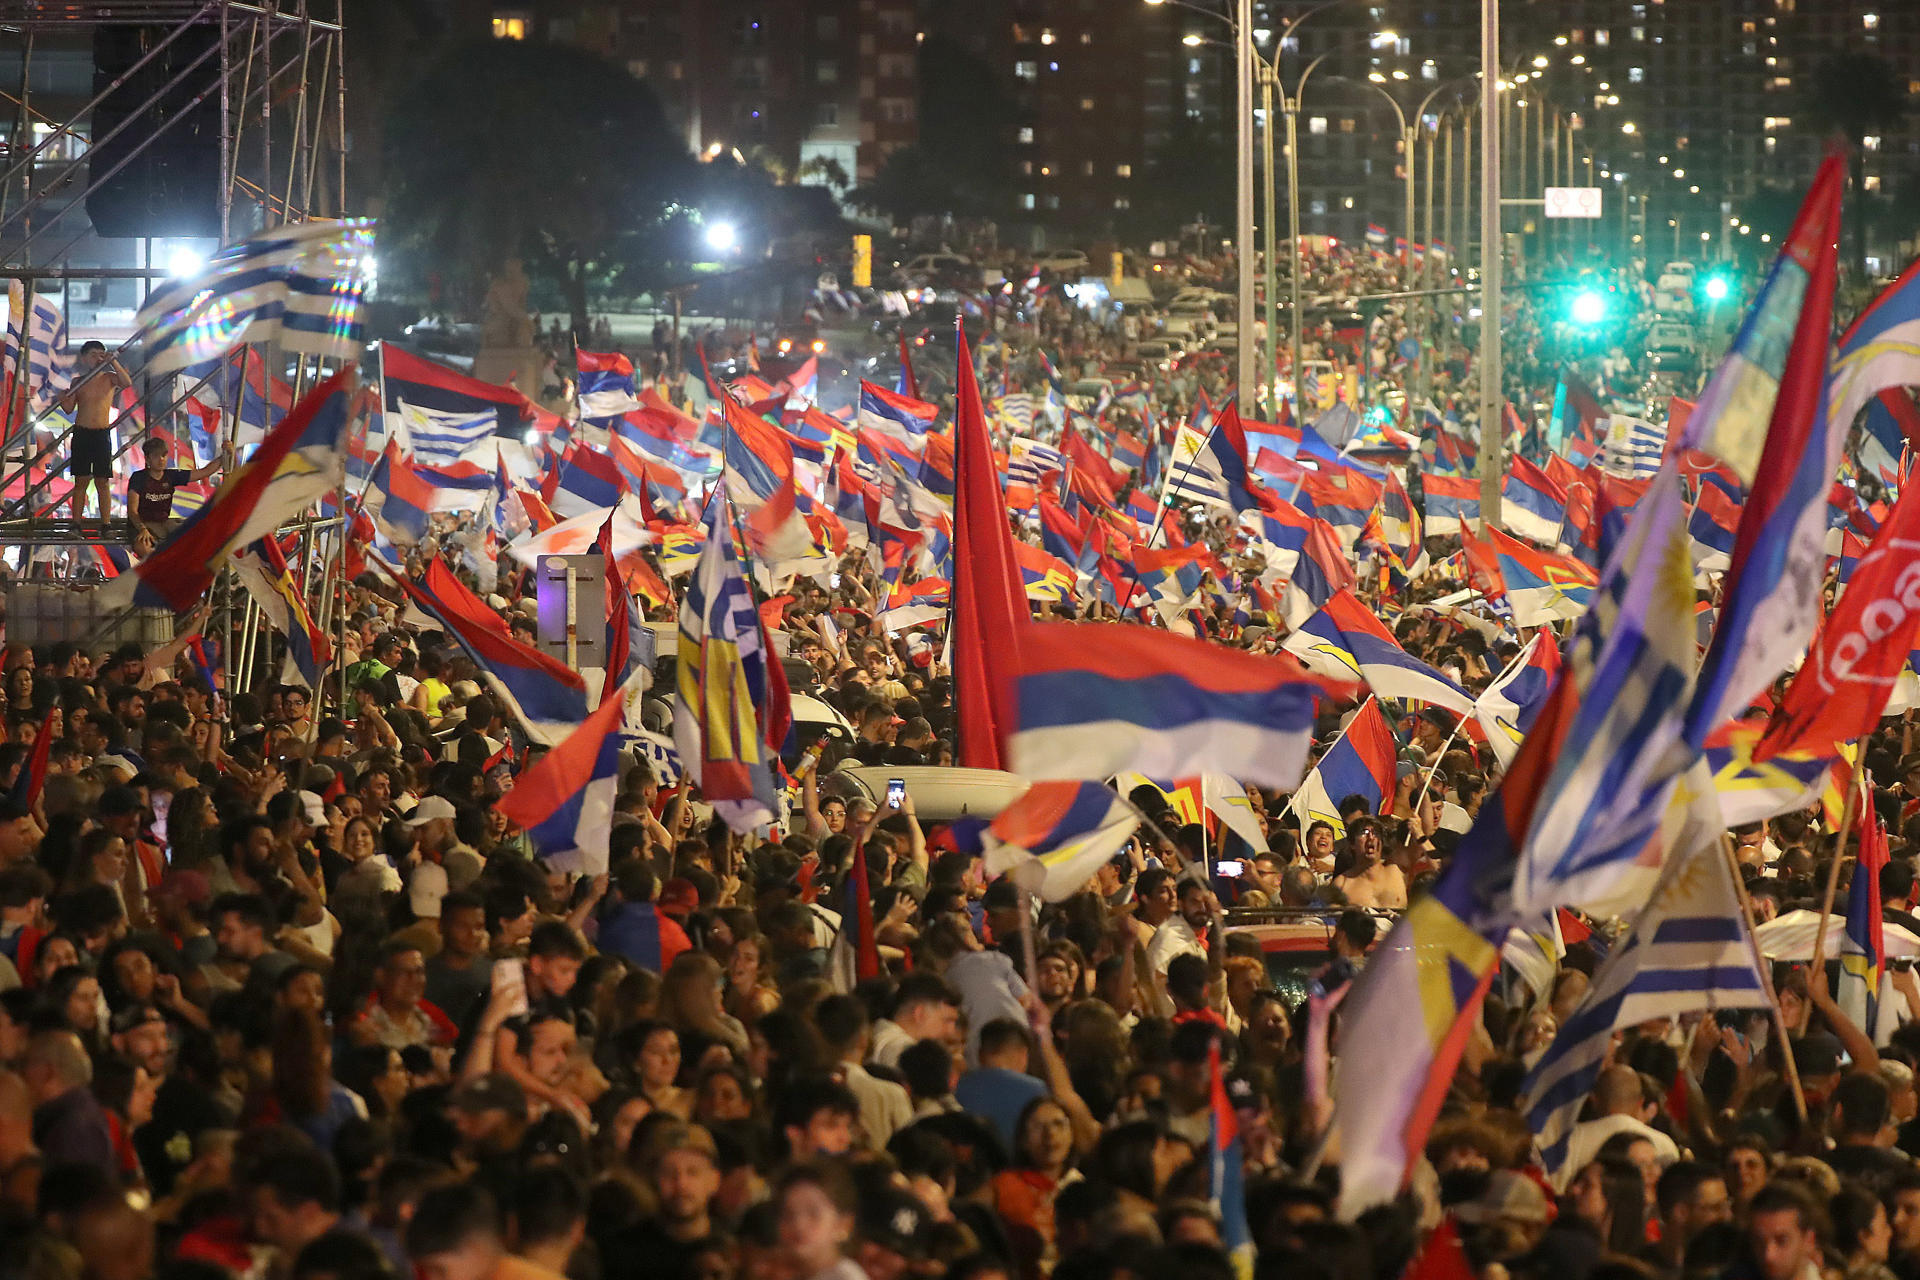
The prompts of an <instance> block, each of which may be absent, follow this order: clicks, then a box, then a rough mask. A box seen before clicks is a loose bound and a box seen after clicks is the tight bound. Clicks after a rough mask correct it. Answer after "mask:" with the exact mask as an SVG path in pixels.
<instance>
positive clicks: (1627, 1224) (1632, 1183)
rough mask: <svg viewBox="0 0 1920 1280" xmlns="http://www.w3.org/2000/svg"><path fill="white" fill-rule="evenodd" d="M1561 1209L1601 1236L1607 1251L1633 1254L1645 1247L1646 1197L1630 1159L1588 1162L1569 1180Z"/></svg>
mask: <svg viewBox="0 0 1920 1280" xmlns="http://www.w3.org/2000/svg"><path fill="white" fill-rule="evenodd" d="M1560 1212H1561V1214H1562V1216H1563V1217H1564V1219H1565V1220H1566V1221H1567V1222H1568V1223H1570V1224H1571V1223H1579V1224H1581V1225H1583V1226H1584V1227H1586V1228H1587V1229H1588V1230H1590V1231H1592V1232H1593V1234H1594V1235H1596V1236H1598V1237H1599V1239H1600V1247H1601V1249H1603V1250H1604V1251H1606V1252H1607V1253H1611V1254H1617V1255H1619V1256H1621V1257H1627V1258H1630V1257H1633V1256H1635V1255H1636V1254H1638V1253H1639V1252H1640V1251H1641V1250H1643V1249H1644V1248H1646V1245H1647V1197H1646V1192H1645V1189H1644V1187H1643V1186H1642V1183H1641V1181H1640V1170H1639V1169H1637V1168H1635V1167H1634V1165H1633V1162H1632V1161H1631V1160H1623V1159H1621V1158H1619V1157H1618V1156H1607V1157H1604V1158H1602V1159H1599V1160H1594V1161H1592V1162H1591V1163H1589V1164H1588V1165H1587V1166H1586V1167H1585V1168H1584V1169H1582V1170H1580V1172H1579V1173H1577V1174H1575V1175H1574V1178H1573V1181H1572V1182H1570V1183H1568V1184H1567V1192H1566V1194H1565V1195H1564V1196H1562V1197H1561V1198H1560Z"/></svg>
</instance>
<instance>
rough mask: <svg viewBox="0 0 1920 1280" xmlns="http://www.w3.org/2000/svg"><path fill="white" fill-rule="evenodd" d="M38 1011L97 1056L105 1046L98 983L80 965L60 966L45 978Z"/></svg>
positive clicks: (103, 1003) (90, 973) (104, 1007)
mask: <svg viewBox="0 0 1920 1280" xmlns="http://www.w3.org/2000/svg"><path fill="white" fill-rule="evenodd" d="M40 1008H41V1010H42V1011H43V1016H44V1017H45V1018H46V1019H47V1021H49V1022H52V1023H55V1024H57V1025H58V1026H59V1027H60V1028H61V1029H62V1030H65V1031H71V1032H73V1034H75V1035H76V1036H79V1037H80V1043H81V1044H83V1045H85V1046H87V1052H88V1053H90V1054H92V1055H94V1056H96V1057H98V1056H99V1054H100V1052H101V1049H102V1048H103V1047H104V1045H105V1043H106V1037H105V1034H104V1032H105V1028H104V1027H103V1026H102V1025H101V1023H102V1015H103V1014H104V1012H105V1010H106V1003H105V1001H104V1000H103V999H102V998H101V995H100V980H99V979H98V978H96V977H94V976H93V971H92V970H91V969H88V968H87V967H85V966H84V965H79V964H69V965H63V966H61V968H59V969H58V970H56V971H55V972H54V973H53V975H52V976H51V977H49V978H48V979H47V984H46V986H45V988H44V989H43V990H42V991H41V992H40Z"/></svg>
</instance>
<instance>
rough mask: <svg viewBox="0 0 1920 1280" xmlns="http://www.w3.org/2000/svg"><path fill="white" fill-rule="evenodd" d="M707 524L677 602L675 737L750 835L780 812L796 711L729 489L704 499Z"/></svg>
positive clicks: (722, 806)
mask: <svg viewBox="0 0 1920 1280" xmlns="http://www.w3.org/2000/svg"><path fill="white" fill-rule="evenodd" d="M706 526H707V545H706V548H705V549H704V550H703V551H702V552H701V553H700V561H699V563H698V564H697V565H695V566H694V571H693V576H692V577H690V578H689V579H687V587H686V595H685V596H684V597H683V598H682V600H681V602H680V650H679V653H680V660H679V673H678V684H679V690H678V697H676V698H675V699H674V705H673V742H674V747H675V749H676V750H677V751H678V752H679V753H680V763H681V767H682V768H683V769H685V771H686V776H687V777H688V778H689V779H691V780H692V781H693V782H694V783H695V784H696V785H697V786H698V787H699V788H700V794H701V796H702V797H703V798H705V799H707V800H708V801H711V802H712V804H713V807H714V810H715V811H716V812H717V813H719V815H720V816H721V817H722V818H723V819H725V821H726V823H727V825H728V826H729V827H731V828H732V829H733V830H735V831H751V830H752V829H753V828H755V827H760V826H765V825H766V824H768V823H770V822H772V821H774V820H775V818H776V817H777V813H776V811H775V808H774V805H775V803H776V801H775V795H774V792H775V786H774V778H773V771H772V762H773V760H774V758H775V757H774V753H775V752H776V751H777V750H778V749H779V747H780V745H781V742H782V741H783V740H784V739H785V738H786V736H787V728H788V723H789V721H790V719H791V715H792V713H791V711H790V709H789V704H788V700H787V682H786V674H785V672H784V671H783V670H782V668H781V666H780V662H779V660H778V659H776V658H774V657H772V655H771V654H770V653H769V651H768V646H767V635H766V630H765V628H764V627H763V626H762V624H761V621H760V614H759V611H758V610H757V609H756V608H755V607H754V602H753V592H752V591H751V590H750V589H749V588H748V586H747V580H746V577H745V575H744V574H742V573H741V571H740V560H739V557H738V556H737V555H736V554H735V553H734V547H733V528H732V520H731V517H730V515H729V512H728V504H727V492H726V488H725V487H724V486H720V485H716V486H714V490H713V495H712V496H711V497H710V498H709V499H708V500H707V513H706Z"/></svg>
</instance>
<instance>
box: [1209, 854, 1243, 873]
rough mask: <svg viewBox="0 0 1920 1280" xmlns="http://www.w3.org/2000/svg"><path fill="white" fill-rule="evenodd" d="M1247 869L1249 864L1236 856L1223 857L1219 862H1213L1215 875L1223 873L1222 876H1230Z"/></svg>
mask: <svg viewBox="0 0 1920 1280" xmlns="http://www.w3.org/2000/svg"><path fill="white" fill-rule="evenodd" d="M1246 869H1247V864H1246V863H1244V862H1241V861H1239V860H1238V859H1236V858H1223V859H1221V860H1220V861H1219V862H1216V863H1214V864H1213V871H1214V874H1215V875H1222V876H1228V877H1232V876H1237V875H1241V874H1243V873H1244V872H1245V871H1246Z"/></svg>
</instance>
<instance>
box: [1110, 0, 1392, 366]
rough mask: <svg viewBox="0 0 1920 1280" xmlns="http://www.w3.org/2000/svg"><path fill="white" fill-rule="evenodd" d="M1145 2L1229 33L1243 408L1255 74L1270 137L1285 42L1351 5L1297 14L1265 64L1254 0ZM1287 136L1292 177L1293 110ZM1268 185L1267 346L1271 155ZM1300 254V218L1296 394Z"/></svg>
mask: <svg viewBox="0 0 1920 1280" xmlns="http://www.w3.org/2000/svg"><path fill="white" fill-rule="evenodd" d="M1144 2H1145V3H1146V4H1149V5H1161V4H1172V5H1175V6H1177V7H1179V8H1182V9H1191V10H1192V11H1193V12H1195V13H1204V14H1206V15H1207V16H1208V17H1210V18H1214V19H1216V20H1218V21H1221V22H1225V23H1226V24H1227V25H1228V26H1229V27H1231V28H1232V30H1233V35H1234V42H1233V47H1234V87H1235V97H1236V109H1237V112H1238V116H1237V120H1236V130H1235V132H1236V134H1237V139H1236V148H1237V160H1238V162H1237V164H1236V165H1235V179H1236V181H1235V209H1236V218H1235V241H1236V244H1235V256H1236V258H1237V259H1238V266H1239V288H1238V290H1237V291H1236V292H1237V295H1238V297H1237V304H1236V305H1237V307H1238V309H1239V323H1240V329H1241V333H1240V341H1239V350H1238V358H1237V360H1236V372H1235V385H1236V387H1237V389H1238V391H1239V393H1240V396H1241V401H1242V403H1243V404H1245V403H1247V400H1246V397H1247V396H1248V394H1250V393H1251V392H1252V391H1253V389H1254V387H1255V386H1256V385H1257V380H1256V379H1255V377H1254V345H1253V334H1252V329H1253V227H1254V219H1253V87H1254V79H1255V75H1256V70H1257V72H1258V76H1259V80H1260V83H1261V87H1262V89H1263V97H1264V98H1265V101H1266V104H1267V105H1266V119H1267V122H1268V129H1269V133H1270V132H1271V129H1272V120H1273V109H1272V89H1273V85H1274V83H1275V81H1276V80H1277V78H1278V70H1277V65H1276V64H1277V62H1278V59H1279V56H1280V51H1281V50H1284V49H1285V48H1286V46H1287V40H1288V38H1289V37H1291V36H1292V35H1293V33H1294V31H1295V30H1296V29H1297V28H1298V27H1299V26H1300V24H1301V23H1303V22H1305V21H1306V20H1307V19H1308V18H1311V17H1313V15H1314V14H1316V13H1320V12H1322V11H1324V10H1327V9H1331V8H1333V7H1334V6H1335V5H1338V4H1345V3H1348V2H1349V0H1321V3H1319V4H1316V5H1314V6H1312V7H1311V8H1309V9H1307V10H1306V11H1305V12H1303V13H1301V14H1299V15H1298V16H1296V17H1293V18H1290V19H1288V21H1287V22H1286V23H1285V24H1284V25H1283V26H1282V27H1281V28H1280V39H1279V41H1278V43H1277V44H1276V45H1275V49H1274V59H1275V62H1274V63H1269V62H1267V61H1266V60H1265V59H1264V58H1262V57H1261V56H1260V55H1259V53H1258V51H1257V50H1255V49H1254V47H1253V0H1229V3H1231V5H1232V9H1233V11H1232V13H1231V14H1227V13H1222V12H1219V11H1217V10H1214V9H1209V8H1207V7H1205V6H1204V5H1198V4H1192V3H1189V2H1188V0H1144ZM1380 34H1381V35H1382V36H1385V37H1387V38H1395V37H1394V36H1393V33H1392V32H1382V33H1380ZM1181 43H1182V44H1185V45H1187V46H1188V47H1189V48H1191V47H1194V46H1196V45H1199V44H1203V43H1206V41H1205V39H1204V38H1203V37H1199V36H1188V37H1185V38H1183V39H1182V41H1181ZM1323 56H1324V55H1323ZM1316 61H1317V60H1316ZM1304 78H1305V77H1304V76H1303V77H1302V79H1303V80H1304ZM1287 133H1288V146H1287V159H1288V163H1289V166H1290V172H1291V171H1294V170H1293V169H1292V166H1293V163H1294V154H1295V148H1294V146H1293V139H1294V123H1293V116H1292V112H1291V111H1289V112H1288V115H1287ZM1268 146H1269V150H1271V138H1269V143H1268ZM1267 182H1268V186H1269V192H1268V200H1267V266H1266V287H1267V298H1266V320H1267V341H1268V342H1269V343H1270V344H1271V343H1273V342H1274V341H1275V338H1274V332H1275V323H1276V318H1275V315H1274V283H1275V282H1274V276H1273V272H1274V259H1275V257H1276V255H1275V253H1274V249H1275V247H1276V246H1275V244H1274V236H1273V200H1272V193H1271V186H1272V182H1273V168H1272V163H1271V156H1269V162H1268V167H1267ZM1299 249H1300V246H1299V226H1298V219H1297V217H1296V220H1295V226H1294V255H1295V258H1296V262H1295V263H1294V269H1293V270H1292V271H1291V272H1290V273H1289V274H1290V275H1291V276H1292V278H1293V280H1294V282H1295V288H1294V292H1295V294H1296V297H1295V300H1294V316H1293V325H1292V327H1293V330H1294V335H1295V336H1294V377H1295V379H1296V383H1295V385H1296V393H1295V394H1296V395H1297V394H1298V391H1297V387H1298V378H1299V338H1298V334H1299V327H1300V312H1299V299H1298V296H1297V295H1298V292H1299V289H1298V284H1299V279H1300V272H1299V270H1298V265H1299V264H1298V262H1297V258H1298V256H1299Z"/></svg>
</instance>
